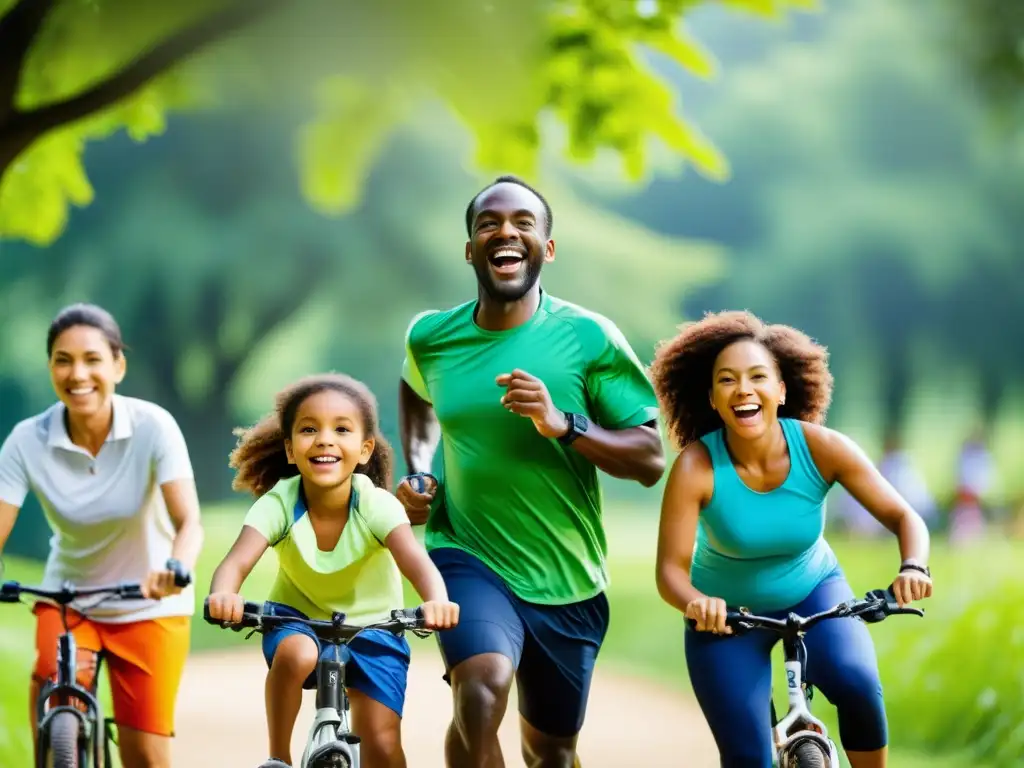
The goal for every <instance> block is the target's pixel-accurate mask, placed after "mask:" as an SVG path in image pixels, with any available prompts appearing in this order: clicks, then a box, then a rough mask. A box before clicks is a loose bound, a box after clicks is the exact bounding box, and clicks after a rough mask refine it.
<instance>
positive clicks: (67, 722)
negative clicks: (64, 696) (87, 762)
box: [47, 712, 86, 768]
mask: <svg viewBox="0 0 1024 768" xmlns="http://www.w3.org/2000/svg"><path fill="white" fill-rule="evenodd" d="M48 728H49V733H48V734H47V736H48V738H47V741H48V742H49V746H50V749H49V759H48V760H47V764H48V766H49V768H86V766H84V765H82V764H80V763H79V762H78V735H79V728H80V725H79V720H78V717H77V716H75V715H74V714H73V713H71V712H57V713H56V714H55V715H54V716H53V719H52V720H50V723H49V725H48Z"/></svg>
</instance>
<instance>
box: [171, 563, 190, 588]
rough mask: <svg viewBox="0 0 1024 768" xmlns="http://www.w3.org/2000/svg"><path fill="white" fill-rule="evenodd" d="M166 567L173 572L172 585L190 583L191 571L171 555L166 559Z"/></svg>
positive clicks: (184, 585) (179, 585)
mask: <svg viewBox="0 0 1024 768" xmlns="http://www.w3.org/2000/svg"><path fill="white" fill-rule="evenodd" d="M166 568H167V570H168V571H171V572H173V573H174V586H176V587H187V586H188V585H189V584H191V583H192V572H191V571H189V570H188V569H187V568H185V566H184V565H182V564H181V562H180V561H179V560H175V559H174V558H173V557H172V558H170V559H169V560H168V561H167V564H166Z"/></svg>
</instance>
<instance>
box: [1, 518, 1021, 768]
mask: <svg viewBox="0 0 1024 768" xmlns="http://www.w3.org/2000/svg"><path fill="white" fill-rule="evenodd" d="M608 520H609V522H608V533H609V542H610V548H611V562H610V568H611V574H612V586H611V588H610V589H609V599H610V602H611V606H612V608H611V610H612V622H611V628H610V630H609V633H608V637H607V640H606V643H605V646H604V648H603V650H602V654H601V663H602V664H603V665H607V666H611V667H614V668H617V669H618V670H620V671H624V672H627V673H630V674H635V675H638V676H643V677H647V678H650V679H654V680H656V681H658V682H661V683H663V684H670V685H673V686H675V687H678V688H679V689H680V690H681V691H682V692H684V693H685V694H686V695H690V689H689V684H688V680H687V675H686V662H685V658H684V655H683V643H682V632H683V621H682V617H681V616H680V615H679V614H678V613H677V612H675V611H674V610H673V609H671V608H669V607H668V606H667V605H665V604H664V603H663V602H662V601H661V599H660V598H659V597H658V594H657V591H656V589H655V586H654V570H653V559H654V548H655V537H656V530H655V525H656V522H655V520H654V518H653V517H652V516H651V515H649V514H637V513H635V512H633V513H630V511H629V510H623V509H614V510H610V511H609V515H608ZM239 522H240V516H239V508H238V507H237V506H232V507H226V508H206V510H205V514H204V523H205V528H206V544H205V546H204V550H203V555H202V557H201V558H200V561H199V563H198V566H197V569H196V583H197V585H198V589H197V604H198V606H199V610H201V604H202V597H203V596H204V595H205V594H206V591H207V588H208V586H209V583H210V577H211V575H212V573H213V570H214V568H215V567H216V566H217V564H218V563H219V562H220V559H221V557H223V555H224V553H225V552H227V550H228V548H229V547H230V546H231V544H232V542H233V541H234V538H235V536H236V535H237V533H238V526H239ZM831 541H832V544H833V547H834V548H835V550H836V553H837V555H838V556H839V559H840V562H841V563H842V564H843V567H844V568H845V570H846V573H847V576H848V577H849V579H850V582H851V584H852V586H853V588H854V590H855V591H856V592H858V593H862V592H865V591H867V590H869V589H873V588H878V587H882V586H884V585H885V584H887V583H888V580H890V579H891V577H892V574H893V570H894V566H895V564H896V562H897V560H898V553H897V550H896V546H895V542H894V541H892V540H891V539H883V540H881V541H847V540H842V539H836V538H833V539H831ZM1020 549H1021V547H1020V545H1019V544H1016V543H1013V542H1008V541H992V542H988V543H986V545H985V547H984V549H983V550H978V549H975V550H967V551H953V550H951V549H949V548H948V547H947V546H945V544H944V543H943V542H941V541H936V542H935V544H934V553H933V558H932V563H931V565H932V570H933V573H935V575H936V584H937V593H936V596H935V597H934V598H933V599H932V600H931V601H929V603H928V604H927V606H926V607H927V611H928V613H927V616H926V617H925V618H924V619H917V618H914V617H906V618H904V617H895V618H893V619H891V620H889V621H886V622H884V623H881V624H878V625H873V626H872V627H871V633H872V635H873V637H874V638H875V641H876V646H877V649H878V654H879V659H880V664H881V668H882V679H883V684H884V685H885V686H886V696H887V705H888V706H889V709H890V732H891V743H892V750H893V752H892V760H891V762H892V764H893V765H895V766H898V768H917V766H920V768H924V766H928V768H961V767H964V768H966V766H972V767H974V768H977V767H978V766H983V765H984V763H982V762H979V761H978V760H977V759H975V758H973V757H970V758H969V757H968V756H966V755H964V756H958V755H957V752H958V751H959V750H960V749H961V748H962V747H963V746H964V744H962V743H959V742H957V741H956V740H952V741H949V742H948V743H946V744H945V745H943V746H941V748H938V749H937V748H936V746H935V745H936V743H940V740H941V737H942V735H943V733H946V732H950V731H951V729H950V728H949V727H947V726H946V725H944V724H943V722H942V721H941V717H939V719H938V720H936V717H937V715H936V709H937V708H939V707H942V708H943V709H946V710H949V711H950V712H959V713H960V714H961V715H963V713H964V712H966V713H967V714H966V715H963V716H965V717H968V719H969V718H971V717H973V718H974V720H971V721H970V722H968V723H967V726H966V727H969V728H970V729H973V731H972V732H973V733H983V732H984V733H988V732H994V733H1004V731H1005V728H1004V731H998V729H997V730H995V731H993V730H992V728H991V727H990V728H989V730H988V731H985V730H984V726H986V723H987V721H986V720H985V717H984V713H982V715H975V714H972V713H973V712H974V710H972V709H971V707H972V706H974V703H975V702H974V699H976V698H977V692H976V690H975V688H976V687H977V686H978V685H979V684H983V683H984V682H985V680H984V679H981V680H980V681H979V678H981V677H983V676H986V675H992V676H993V677H994V675H993V670H994V668H995V667H994V664H996V663H998V658H999V656H1000V655H1003V656H1007V655H1012V652H1013V649H1014V648H1016V650H1017V651H1018V653H1017V658H1019V659H1024V651H1022V650H1021V649H1020V643H1021V642H1024V640H1022V639H1020V638H1021V637H1024V635H1022V634H1021V632H1020V631H1017V634H1016V635H1013V638H1015V639H1007V635H1006V634H1005V633H1004V632H1002V630H1001V629H1000V628H999V627H998V626H995V627H993V628H991V629H990V630H989V631H988V635H986V636H985V638H984V641H985V643H987V644H985V645H981V646H979V644H978V643H979V638H978V637H977V636H976V633H977V632H978V631H980V629H979V628H978V627H980V628H981V629H984V627H986V626H989V627H992V622H993V620H992V617H991V616H989V617H988V618H987V619H986V618H985V617H984V616H982V618H981V619H978V620H977V622H976V623H977V624H978V627H975V626H973V625H972V624H971V623H970V622H972V621H974V619H972V614H971V613H970V612H971V611H972V610H975V609H976V605H977V601H979V599H981V598H984V597H987V596H988V595H989V591H990V590H991V589H992V588H993V585H998V584H1000V583H1004V582H1005V583H1007V584H1010V583H1017V582H1024V578H1022V577H1024V563H1021V562H1020V561H1019V559H1018V558H1016V557H1015V556H1016V555H1019V554H1020ZM981 554H983V557H981ZM6 565H7V571H6V575H5V578H8V579H16V580H19V581H22V582H27V583H32V582H36V581H37V580H38V579H39V577H40V576H41V572H42V568H41V565H40V564H39V563H37V562H33V561H27V560H23V559H19V558H7V563H6ZM274 570H275V564H274V558H273V556H270V557H267V558H265V559H264V562H262V563H260V564H259V565H258V566H257V568H256V569H255V570H254V572H253V574H252V575H251V576H250V578H249V580H248V581H247V582H246V585H245V587H244V588H243V592H244V594H245V595H246V597H248V598H250V599H262V598H263V597H264V596H265V595H266V594H267V591H268V590H269V587H270V584H271V582H272V580H273V575H274ZM996 594H998V593H996ZM407 596H408V604H410V605H411V604H414V603H415V602H416V600H415V596H414V594H413V593H412V591H411V590H408V591H407ZM1021 602H1024V601H1021ZM0 610H2V611H3V620H2V621H0V653H2V657H3V659H4V662H5V663H4V664H3V666H2V667H0V765H5V766H6V765H29V764H30V760H29V751H28V750H29V745H28V741H27V734H28V704H27V698H28V697H27V681H28V673H29V669H30V667H31V663H32V656H33V647H32V638H33V627H34V623H33V618H32V616H31V614H30V612H29V611H28V610H27V609H26V608H24V607H20V606H0ZM1018 636H1020V637H1018ZM192 640H193V646H192V647H193V650H194V651H195V652H202V651H204V650H208V649H214V648H229V647H242V645H243V644H244V643H246V641H245V639H244V634H242V633H235V632H230V631H225V630H222V629H219V628H217V627H213V626H211V625H208V624H206V623H205V622H203V621H202V620H201V618H199V616H198V615H197V619H196V620H195V621H194V622H193V630H192ZM1011 640H1012V641H1011ZM1000 642H1002V644H1003V646H1004V647H1002V648H995V650H993V652H992V653H985V652H984V651H983V649H984V648H992V647H993V646H994V645H995V646H997V645H998V644H999V643H1000ZM989 643H990V644H989ZM413 647H414V652H416V653H436V649H435V647H434V645H433V644H432V643H413ZM257 648H258V638H256V637H254V638H253V639H252V640H250V641H248V646H247V652H250V653H258V650H257ZM922 660H926V661H928V663H929V664H932V665H933V666H935V667H941V668H942V670H944V671H945V673H946V677H945V678H943V679H942V681H941V688H940V689H939V690H935V685H936V683H935V680H934V679H932V678H933V677H934V676H931V677H929V676H928V675H924V677H922V674H923V673H922V669H924V670H925V672H927V670H928V667H927V665H926V666H925V667H922V663H923V662H922ZM779 661H781V657H780V656H778V655H777V656H776V662H779ZM1020 663H1024V662H1018V664H1020ZM958 666H959V667H964V666H966V667H967V668H969V670H970V672H971V674H969V675H960V676H957V675H956V674H955V670H956V669H957V668H958ZM776 672H777V682H778V684H779V688H778V691H780V692H781V690H782V688H781V669H777V670H776ZM1019 679H1020V678H1019V677H1015V676H1010V679H1009V680H1008V681H1004V684H1003V685H1002V686H1001V687H1000V686H995V687H996V688H997V689H998V691H997V693H1000V694H1001V695H1006V696H1009V694H1010V692H1011V690H1014V688H1013V685H1014V683H1013V680H1018V681H1019ZM992 682H993V684H994V683H995V682H996V681H995V680H993V681H992ZM1006 683H1009V684H1006ZM1017 689H1018V690H1019V685H1018V686H1017ZM101 691H102V696H101V701H103V703H104V706H105V707H106V709H107V711H108V712H109V706H110V704H109V695H108V694H107V691H106V685H105V683H104V684H103V685H102V686H101ZM939 691H941V693H942V697H943V700H942V701H940V699H939ZM1017 698H1018V701H1019V698H1020V697H1019V696H1018V697H1017ZM958 702H959V704H960V705H961V706H960V708H959V709H957V708H956V707H955V706H953V705H954V704H956V703H958ZM1007 706H1009V705H1007ZM1016 706H1017V708H1018V709H1019V707H1020V704H1019V703H1018V704H1017V705H1016ZM814 708H815V712H817V713H818V714H820V715H821V716H822V717H823V719H825V720H826V722H827V723H828V724H829V727H830V728H831V729H834V728H835V727H836V726H835V716H834V710H833V708H832V707H831V706H829V705H828V702H826V701H825V700H824V698H823V697H821V696H818V697H816V699H815V702H814ZM915 708H916V709H915ZM941 711H942V710H940V714H941ZM922 712H924V713H926V714H927V715H928V717H927V718H925V722H926V723H931V724H932V725H929V727H924V726H923V725H922V724H921V722H919V721H920V720H921V717H920V714H921V713H922ZM951 716H952V715H951ZM1017 722H1024V718H1022V719H1021V720H1018V721H1017ZM936 723H937V724H936ZM979 729H981V730H979ZM964 738H970V734H968V735H967V736H965V737H964ZM1007 738H1009V736H1007ZM962 741H963V739H961V740H960V742H962ZM971 744H972V742H970V741H967V745H968V746H969V745H971ZM929 746H930V747H931V749H929ZM936 749H937V751H934V752H933V751H932V750H936ZM1002 764H1008V763H1004V762H1002V761H996V762H993V763H992V765H993V766H995V765H1002Z"/></svg>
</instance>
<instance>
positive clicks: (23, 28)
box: [0, 0, 54, 125]
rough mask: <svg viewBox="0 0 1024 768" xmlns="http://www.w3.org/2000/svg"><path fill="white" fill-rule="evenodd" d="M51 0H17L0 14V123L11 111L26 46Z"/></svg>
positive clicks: (27, 48) (37, 31)
mask: <svg viewBox="0 0 1024 768" xmlns="http://www.w3.org/2000/svg"><path fill="white" fill-rule="evenodd" d="M53 1H54V0H20V2H18V3H17V4H16V5H15V6H14V7H13V8H11V10H9V11H8V12H7V14H6V15H5V16H4V17H3V18H0V125H3V124H4V123H5V122H6V121H7V119H8V118H9V117H10V116H11V115H12V114H13V113H14V111H15V99H16V98H17V95H18V83H20V82H21V73H22V70H24V68H25V59H26V58H27V56H28V50H29V48H31V47H32V43H34V42H35V39H36V36H37V35H38V34H39V29H40V27H42V26H43V20H44V19H46V16H47V14H49V12H50V9H51V8H53Z"/></svg>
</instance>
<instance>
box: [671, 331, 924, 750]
mask: <svg viewBox="0 0 1024 768" xmlns="http://www.w3.org/2000/svg"><path fill="white" fill-rule="evenodd" d="M651 373H652V376H653V379H654V385H655V388H656V390H657V393H658V397H659V400H660V402H661V405H662V408H663V410H664V413H665V417H666V420H667V422H668V425H669V428H670V432H671V435H672V437H673V438H674V439H675V441H676V442H677V443H678V444H679V447H680V448H681V452H680V453H679V455H678V457H677V458H676V460H675V462H674V464H673V466H672V469H671V471H670V473H669V476H668V481H667V483H666V486H665V493H664V498H663V502H662V509H661V523H660V528H659V534H658V557H657V583H658V591H659V593H660V594H661V596H662V598H663V599H664V600H665V601H666V602H668V603H669V604H670V605H672V606H674V607H675V608H678V609H679V610H680V611H682V612H683V613H684V614H685V615H686V617H687V618H689V619H692V620H693V621H694V622H695V628H693V627H691V626H687V628H686V630H685V639H684V643H685V649H686V664H687V668H688V669H689V673H690V680H691V682H692V684H693V689H694V693H695V694H696V696H697V699H698V701H699V703H700V706H701V709H702V710H703V712H704V716H705V717H706V718H707V721H708V724H709V726H710V727H711V731H712V733H713V734H714V737H715V741H716V742H717V744H718V749H719V753H720V754H721V764H722V765H723V766H728V767H729V768H746V767H747V766H749V767H750V768H766V766H771V764H772V741H771V739H772V735H771V728H770V722H769V702H770V700H771V661H770V652H771V648H772V646H773V645H774V644H775V642H776V640H777V636H776V635H774V634H772V633H768V632H756V631H755V632H748V633H744V634H743V635H738V636H736V637H727V636H728V635H730V634H732V630H731V629H730V628H729V627H727V626H726V624H725V614H726V611H727V610H735V609H737V608H739V607H741V606H742V607H745V608H749V609H750V610H751V611H753V612H755V613H760V614H766V615H769V616H772V615H775V616H779V617H784V616H785V615H786V614H787V613H789V612H790V611H794V612H796V613H798V614H801V615H808V614H811V613H814V612H817V611H822V610H826V609H828V608H831V607H832V606H834V605H835V604H837V603H839V602H842V601H844V600H848V599H850V598H851V597H853V592H852V590H851V589H850V586H849V584H848V583H847V581H846V578H845V576H844V575H843V571H842V569H841V568H840V566H839V563H838V561H837V559H836V556H835V554H834V553H833V551H832V549H831V547H830V546H829V545H828V543H827V542H826V541H825V539H824V538H823V535H822V533H823V530H824V523H825V504H824V502H825V495H826V494H827V493H828V491H829V489H830V488H831V487H832V486H833V485H834V484H836V483H838V484H839V485H841V486H843V487H844V488H845V489H846V490H847V491H848V492H849V493H850V494H851V495H852V496H853V497H854V498H855V499H857V501H859V502H860V503H861V504H862V505H863V506H864V507H865V508H866V509H867V510H868V511H869V512H871V514H872V515H874V516H875V517H876V518H877V519H878V520H879V521H880V522H881V523H882V524H883V525H885V526H886V528H888V529H889V530H890V531H892V533H893V534H894V535H895V536H896V538H897V540H898V542H899V550H900V560H899V561H898V568H897V575H896V578H895V580H894V582H893V587H892V589H893V592H894V594H895V596H896V600H897V601H898V602H899V603H900V604H901V605H905V604H907V603H910V602H911V601H913V600H921V599H923V598H926V597H929V596H930V595H931V592H932V583H931V576H930V573H929V571H928V567H927V565H926V563H927V559H928V550H929V536H928V529H927V527H926V526H925V524H924V521H923V520H922V519H921V517H920V516H919V515H918V514H917V513H916V512H915V511H914V510H913V509H911V508H910V506H909V505H908V504H907V503H906V501H904V500H903V499H902V498H901V497H900V496H899V494H898V493H896V491H895V490H894V489H893V488H892V486H891V485H889V483H887V482H886V481H885V480H884V479H883V477H882V476H881V474H879V472H878V471H877V470H876V469H875V467H874V465H873V464H872V463H871V461H870V460H869V459H868V458H867V456H866V455H865V454H864V452H863V451H862V450H861V449H860V448H859V447H858V446H857V445H856V444H855V443H854V442H853V441H851V440H850V439H849V438H847V437H846V436H844V435H842V434H840V433H838V432H836V431H834V430H832V429H829V428H827V427H825V426H823V422H824V420H825V413H826V411H827V410H828V406H829V403H830V401H831V398H832V375H831V373H830V372H829V370H828V354H827V351H826V350H825V348H824V347H821V346H819V345H818V344H816V343H814V342H813V341H812V340H811V339H810V338H808V337H807V336H806V335H805V334H803V333H801V332H800V331H798V330H795V329H793V328H790V327H788V326H783V325H766V324H764V323H762V322H761V321H760V320H759V319H758V318H756V317H754V316H753V315H751V314H750V313H748V312H722V313H719V314H709V315H707V316H706V317H705V318H704V319H703V320H701V321H699V322H695V323H691V324H688V325H685V326H683V327H682V328H681V330H680V332H679V334H678V335H677V336H676V337H675V338H673V339H670V340H668V341H666V342H663V343H662V344H660V345H659V347H658V350H657V353H656V356H655V360H654V363H653V365H652V370H651ZM727 607H728V608H727ZM805 644H806V648H807V652H808V658H809V663H808V666H807V668H806V675H807V679H808V682H809V683H812V684H813V685H816V686H817V687H818V688H819V689H820V690H821V692H822V693H823V694H824V695H825V696H826V697H827V698H828V699H829V701H831V702H832V703H833V704H834V705H835V706H836V708H837V710H838V715H839V732H840V738H841V741H842V744H843V748H844V750H845V751H846V753H847V757H848V758H849V760H850V764H851V766H852V767H853V768H877V767H880V766H885V764H886V754H887V743H888V726H887V722H886V715H885V705H884V702H883V699H882V686H881V682H880V680H879V675H878V665H877V661H876V658H875V651H874V646H873V644H872V641H871V637H870V635H869V634H868V630H867V627H866V626H865V625H864V624H863V622H861V621H860V620H858V619H853V618H842V619H835V620H832V621H826V622H821V623H820V624H818V625H816V626H814V627H813V628H812V629H811V630H810V631H808V632H807V635H806V637H805Z"/></svg>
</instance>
